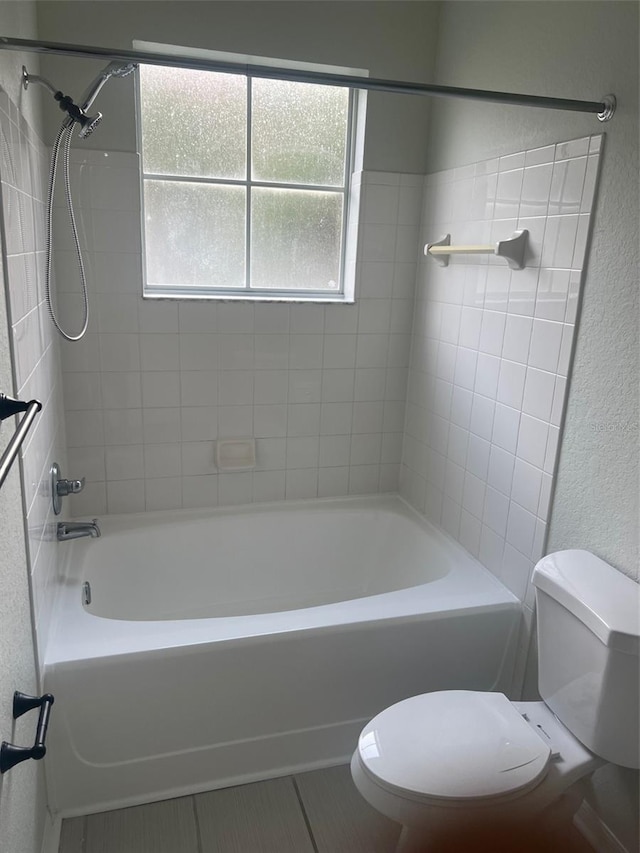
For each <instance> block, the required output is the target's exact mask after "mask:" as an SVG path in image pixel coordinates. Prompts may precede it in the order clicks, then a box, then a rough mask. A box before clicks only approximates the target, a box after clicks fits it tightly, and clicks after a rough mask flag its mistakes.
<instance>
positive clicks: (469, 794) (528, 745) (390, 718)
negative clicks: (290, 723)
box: [358, 690, 551, 800]
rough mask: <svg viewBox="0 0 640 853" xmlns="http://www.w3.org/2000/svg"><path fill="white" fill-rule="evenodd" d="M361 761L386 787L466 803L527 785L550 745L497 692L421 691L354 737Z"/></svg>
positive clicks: (540, 772)
mask: <svg viewBox="0 0 640 853" xmlns="http://www.w3.org/2000/svg"><path fill="white" fill-rule="evenodd" d="M358 752H359V755H360V760H361V765H362V767H363V769H364V770H365V772H366V773H367V774H368V775H369V776H371V777H372V779H373V780H374V781H375V782H377V783H378V784H379V785H381V786H382V787H384V788H387V789H388V790H390V791H392V792H394V793H398V794H403V793H404V794H408V795H409V796H412V797H416V798H418V799H421V798H425V799H450V800H451V799H453V800H469V799H482V798H492V797H500V796H505V795H507V794H513V793H515V792H516V791H521V792H524V790H525V789H529V788H533V787H534V786H535V785H536V784H537V783H538V782H539V780H540V779H541V778H542V777H543V776H544V775H545V773H546V770H547V766H548V763H549V760H550V757H551V750H550V749H549V747H548V746H547V744H546V743H545V742H544V741H543V740H542V737H541V736H540V735H538V734H536V732H535V731H534V730H533V728H532V727H531V726H530V725H529V724H528V723H527V722H526V720H524V718H523V717H522V716H521V715H520V713H519V712H518V711H517V710H516V708H514V706H513V705H512V704H511V702H510V701H509V700H508V699H507V697H506V696H504V695H503V694H502V693H477V692H474V691H466V690H447V691H443V692H438V693H425V694H423V695H421V696H414V697H412V698H411V699H405V700H404V701H403V702H398V704H396V705H392V706H391V707H390V708H387V709H386V710H384V711H382V713H380V714H378V716H377V717H374V719H373V720H371V722H370V723H369V724H368V725H367V726H366V727H365V728H364V730H363V731H362V734H361V735H360V739H359V741H358Z"/></svg>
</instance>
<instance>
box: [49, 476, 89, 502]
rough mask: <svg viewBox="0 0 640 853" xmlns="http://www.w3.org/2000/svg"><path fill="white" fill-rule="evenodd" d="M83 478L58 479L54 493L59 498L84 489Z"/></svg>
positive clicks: (75, 493)
mask: <svg viewBox="0 0 640 853" xmlns="http://www.w3.org/2000/svg"><path fill="white" fill-rule="evenodd" d="M84 484H85V478H84V477H83V478H82V479H81V480H58V481H57V483H56V494H58V495H60V497H61V498H64V497H66V496H67V495H77V494H78V492H81V491H82V490H83V489H84Z"/></svg>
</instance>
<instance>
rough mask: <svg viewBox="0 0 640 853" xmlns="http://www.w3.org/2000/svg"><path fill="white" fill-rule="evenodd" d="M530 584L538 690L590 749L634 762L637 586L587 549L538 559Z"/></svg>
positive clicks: (639, 684)
mask: <svg viewBox="0 0 640 853" xmlns="http://www.w3.org/2000/svg"><path fill="white" fill-rule="evenodd" d="M533 583H534V585H535V587H536V606H537V617H536V618H537V627H538V667H539V669H538V687H539V690H540V695H541V696H542V698H543V699H544V701H545V703H546V704H547V705H548V706H549V707H550V708H551V710H552V711H553V712H554V713H555V715H556V716H557V717H558V718H559V719H560V720H561V721H562V722H563V723H564V725H565V726H566V727H567V728H568V729H569V730H570V731H571V732H573V734H574V735H575V736H576V737H577V738H578V740H579V741H581V743H583V744H584V746H586V747H587V748H588V749H590V750H591V751H592V752H594V753H595V754H596V755H599V756H600V757H601V758H604V759H606V760H607V761H611V762H613V763H614V764H621V765H623V766H624V767H634V768H638V767H640V716H639V715H640V707H639V706H640V698H639V694H640V586H639V585H638V584H637V583H635V582H634V581H633V580H631V578H628V577H626V576H625V575H623V574H622V573H621V572H618V571H616V569H614V568H613V567H612V566H610V565H609V564H608V563H605V562H604V561H603V560H601V559H599V558H598V557H596V556H594V555H593V554H591V553H589V552H588V551H559V552H557V553H555V554H550V555H549V556H547V557H543V559H542V560H540V562H539V563H538V564H537V566H536V568H535V570H534V573H533Z"/></svg>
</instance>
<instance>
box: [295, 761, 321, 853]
mask: <svg viewBox="0 0 640 853" xmlns="http://www.w3.org/2000/svg"><path fill="white" fill-rule="evenodd" d="M291 782H292V783H293V789H294V791H295V792H296V797H297V798H298V805H299V806H300V811H301V812H302V817H303V819H304V822H305V826H306V827H307V832H308V833H309V838H310V840H311V845H312V847H313V850H314V853H320V851H319V850H318V845H317V844H316V840H315V838H314V835H313V830H312V829H311V823H310V821H309V817H308V815H307V810H306V809H305V807H304V801H303V799H302V794H301V793H300V789H299V788H298V782H297V780H296V777H295V776H292V777H291Z"/></svg>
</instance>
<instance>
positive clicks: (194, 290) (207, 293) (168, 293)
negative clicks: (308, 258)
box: [136, 74, 357, 301]
mask: <svg viewBox="0 0 640 853" xmlns="http://www.w3.org/2000/svg"><path fill="white" fill-rule="evenodd" d="M252 80H253V77H252V75H251V74H248V75H247V91H246V98H247V101H246V115H247V133H246V164H245V165H246V171H245V174H246V178H245V179H244V180H242V179H236V178H211V177H202V176H191V175H168V174H158V173H154V172H146V171H144V165H143V168H142V169H141V186H140V190H141V213H142V216H143V223H142V225H143V227H142V240H143V257H142V263H143V271H144V293H143V295H144V296H152V297H156V298H157V297H163V296H164V297H165V298H170V299H181V298H213V299H247V298H249V299H263V300H266V301H268V300H288V301H342V300H343V297H344V292H345V281H344V275H345V253H346V238H347V225H348V217H349V191H350V185H351V173H352V171H353V161H352V158H353V147H354V133H355V120H354V115H355V111H356V107H357V101H356V92H355V90H354V89H349V90H348V103H347V125H346V130H345V156H344V172H343V182H342V184H341V185H339V186H335V185H334V186H326V185H323V184H299V183H285V182H280V181H258V180H253V179H252V168H251V165H252V164H251V158H252V124H251V122H252ZM137 84H138V93H137V94H138V97H137V103H136V110H137V130H138V148H139V150H140V152H141V161H143V158H142V121H141V96H140V91H139V89H140V76H139V74H138V75H137ZM150 180H156V181H165V182H180V183H196V184H217V185H220V186H241V187H244V188H245V189H246V195H245V286H244V287H243V288H240V287H237V288H224V287H216V286H215V285H211V286H209V287H201V286H188V285H183V284H180V283H174V284H162V285H158V284H151V285H150V284H148V281H147V271H146V251H145V228H144V185H145V182H146V181H150ZM254 187H256V188H267V189H288V190H306V191H321V192H327V193H336V194H338V195H342V197H343V198H342V227H341V233H340V245H339V271H338V287H337V288H335V289H328V288H327V289H322V290H313V289H310V288H309V289H307V288H300V289H295V288H282V289H278V288H268V289H265V288H254V287H251V225H252V217H251V207H252V199H251V190H252V188H254Z"/></svg>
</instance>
